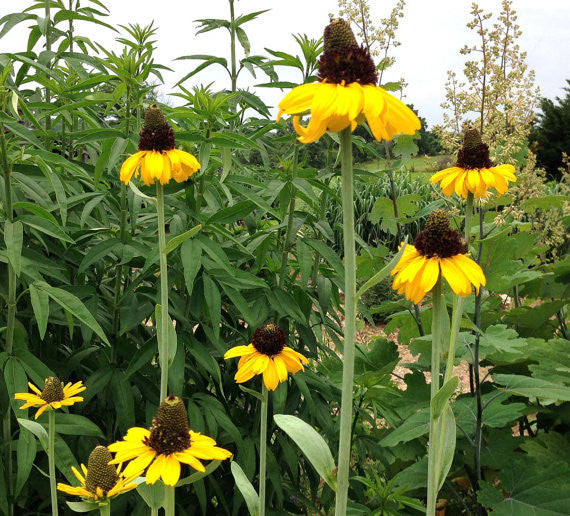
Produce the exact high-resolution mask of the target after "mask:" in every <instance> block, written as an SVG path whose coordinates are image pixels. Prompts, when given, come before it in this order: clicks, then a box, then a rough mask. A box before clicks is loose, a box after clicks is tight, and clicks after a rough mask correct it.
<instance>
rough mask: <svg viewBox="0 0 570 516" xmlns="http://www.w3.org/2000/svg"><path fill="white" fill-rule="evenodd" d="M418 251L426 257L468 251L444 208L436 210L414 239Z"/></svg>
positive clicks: (441, 256)
mask: <svg viewBox="0 0 570 516" xmlns="http://www.w3.org/2000/svg"><path fill="white" fill-rule="evenodd" d="M414 246H415V248H416V249H417V250H418V252H419V253H420V254H421V255H423V256H425V257H426V258H433V257H435V256H437V257H439V258H450V257H451V256H455V255H458V254H464V253H466V252H467V246H466V245H465V242H464V241H463V240H462V239H461V237H460V236H459V233H458V232H457V231H455V230H454V229H452V228H451V225H450V223H449V218H448V216H447V213H446V212H445V211H444V210H434V211H433V212H432V213H431V214H430V216H429V217H428V220H427V222H426V224H425V226H424V229H423V231H421V232H420V233H419V234H418V235H417V236H416V238H415V240H414Z"/></svg>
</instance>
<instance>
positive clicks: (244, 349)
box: [224, 344, 255, 360]
mask: <svg viewBox="0 0 570 516" xmlns="http://www.w3.org/2000/svg"><path fill="white" fill-rule="evenodd" d="M254 352H255V348H254V347H253V345H252V344H249V345H248V346H234V347H233V348H231V349H229V350H228V351H226V353H225V354H224V358H225V359H226V360H227V359H228V358H235V357H241V356H244V355H251V354H252V353H254Z"/></svg>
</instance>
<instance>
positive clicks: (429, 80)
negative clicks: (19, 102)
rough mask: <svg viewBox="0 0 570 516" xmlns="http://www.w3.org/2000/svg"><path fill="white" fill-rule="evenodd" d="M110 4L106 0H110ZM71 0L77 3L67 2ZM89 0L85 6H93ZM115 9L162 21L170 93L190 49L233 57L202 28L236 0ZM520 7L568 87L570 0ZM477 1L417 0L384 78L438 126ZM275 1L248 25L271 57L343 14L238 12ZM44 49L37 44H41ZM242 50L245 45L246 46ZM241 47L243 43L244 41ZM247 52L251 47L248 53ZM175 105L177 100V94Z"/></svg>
mask: <svg viewBox="0 0 570 516" xmlns="http://www.w3.org/2000/svg"><path fill="white" fill-rule="evenodd" d="M104 2H105V0H104ZM31 3H32V2H31V1H27V0H18V1H17V2H9V1H7V0H0V17H2V16H4V15H5V14H8V13H10V12H13V9H14V7H15V6H17V5H19V6H28V5H30V4H31ZM65 3H66V4H67V2H65ZM369 3H370V5H371V6H372V14H373V17H374V18H375V19H376V20H378V19H379V18H381V17H384V16H387V15H388V13H389V12H390V10H391V9H392V7H393V5H394V3H395V0H369ZM500 3H501V2H500V0H481V1H480V2H479V5H480V6H481V7H482V8H484V9H485V10H486V11H488V10H490V11H492V12H494V13H498V12H499V11H500ZM88 4H89V3H88V2H86V1H83V2H82V5H88ZM105 4H106V5H107V7H108V8H109V10H110V11H111V14H110V16H109V17H107V18H106V20H105V21H107V22H108V23H110V24H111V25H114V26H117V25H119V24H123V25H126V24H129V23H139V24H141V25H146V24H148V23H150V22H151V21H152V20H154V22H155V25H156V26H157V27H158V33H157V38H156V39H157V45H158V48H157V51H156V54H155V56H156V57H155V61H156V62H158V63H161V64H164V65H166V66H169V67H170V68H172V69H173V70H174V72H173V73H166V74H165V75H164V79H165V85H164V86H162V87H161V92H162V93H163V94H168V93H169V92H173V91H176V89H175V88H174V84H175V83H176V81H177V80H178V79H180V78H181V77H183V76H184V75H185V74H186V73H188V72H189V71H190V69H191V66H192V64H193V62H192V61H174V58H176V57H177V56H181V55H189V54H213V55H218V56H224V57H229V35H228V32H227V31H226V30H218V31H212V32H209V33H206V34H200V35H198V36H195V33H196V28H197V24H196V23H194V21H193V20H196V19H199V18H229V7H228V1H227V0H210V1H208V2H198V1H196V0H162V1H157V0H137V1H133V0H107V1H106V2H105ZM513 4H514V8H515V9H516V11H517V14H518V23H519V25H520V26H521V29H522V31H523V35H522V37H521V38H520V40H519V43H520V46H521V49H522V50H524V51H526V52H527V53H528V59H527V61H528V64H529V67H530V68H532V69H534V70H535V71H536V80H537V84H538V85H540V88H541V93H542V95H543V96H546V97H549V98H554V97H555V96H560V95H563V89H562V88H563V87H564V86H565V84H566V83H565V80H566V79H569V78H570V57H569V55H568V49H569V48H570V28H569V27H570V0H542V1H541V2H537V1H536V0H515V1H514V2H513ZM470 7H471V1H470V0H407V1H406V8H405V11H404V14H405V16H404V18H402V19H401V21H400V28H399V30H398V33H397V39H398V40H399V41H400V42H401V46H400V47H398V48H397V49H396V50H395V52H394V55H395V56H396V58H397V60H396V64H395V65H394V66H393V67H392V68H390V69H388V70H387V71H386V72H385V74H384V78H383V82H387V81H396V80H398V79H399V78H400V77H405V79H406V81H407V82H408V87H407V88H406V90H405V101H406V102H408V103H413V104H414V106H415V107H416V108H418V109H419V112H420V114H421V115H422V116H424V117H425V118H426V119H427V121H428V124H429V125H430V126H431V125H433V124H434V123H438V122H440V121H441V120H442V110H441V108H440V103H441V102H442V100H443V98H444V84H445V79H446V70H449V69H452V70H455V71H457V72H458V75H459V74H460V73H461V70H462V65H463V60H464V57H463V56H461V55H460V54H459V49H460V48H461V47H462V46H463V45H465V44H469V43H475V42H476V37H477V36H476V34H475V33H474V31H470V30H468V29H467V28H466V27H465V24H466V23H467V22H468V21H469V19H470V15H469V11H470ZM262 9H270V11H269V12H267V13H265V14H263V15H261V16H260V17H259V18H258V19H257V20H254V21H252V22H250V23H248V24H247V25H246V26H245V28H246V30H247V33H248V35H249V38H250V41H251V44H252V52H251V53H252V54H263V55H267V54H266V52H265V51H264V48H265V47H268V48H271V49H278V50H284V51H287V52H292V53H297V52H298V50H297V48H298V47H297V45H296V43H295V41H294V40H293V37H292V34H297V33H306V34H307V35H309V36H310V37H313V38H317V37H319V36H320V35H321V34H322V30H323V28H324V27H325V25H326V24H327V23H328V19H329V18H328V15H329V13H335V14H336V13H337V2H336V0H280V1H275V0H273V1H271V0H270V1H268V0H238V1H236V15H239V14H243V13H247V12H251V11H257V10H262ZM27 25H29V23H27V22H25V23H23V24H21V26H20V27H19V28H17V29H14V30H13V31H12V32H10V33H9V34H8V35H7V36H5V37H4V38H3V39H1V40H0V52H16V51H22V50H25V42H26V41H27V29H26V26H27ZM77 27H78V28H77V33H78V34H82V35H85V36H88V37H90V38H91V39H93V40H95V41H97V42H99V43H101V44H103V45H105V47H106V48H110V49H114V50H115V51H116V52H120V50H121V45H120V44H119V43H117V42H116V41H114V38H115V37H117V34H115V33H113V32H112V31H110V30H108V29H104V28H100V27H97V26H94V25H93V24H78V26H77ZM37 48H39V45H38V47H36V49H37ZM238 49H239V45H238ZM240 50H241V49H240ZM239 55H241V52H240V54H239ZM280 76H281V79H282V80H291V81H294V82H298V81H300V80H301V78H300V75H295V73H292V74H291V73H290V72H285V70H284V69H280ZM266 80H267V79H266V77H264V76H263V74H262V75H261V76H258V78H257V79H253V78H251V76H249V74H248V72H247V71H243V72H242V74H241V75H240V77H239V80H238V87H247V86H249V87H250V88H252V87H253V86H254V85H255V84H257V83H260V82H266ZM212 81H215V87H216V88H218V89H222V88H229V87H230V81H229V78H228V76H227V74H226V72H225V71H223V69H222V68H221V67H219V66H216V65H214V66H212V67H211V68H210V69H206V70H205V71H203V72H201V73H200V74H199V75H197V76H195V77H192V78H191V79H189V80H188V81H186V83H185V84H184V85H185V86H186V87H191V86H193V85H196V84H200V83H204V84H207V83H210V82H212ZM256 91H257V93H258V94H259V95H260V96H261V97H262V98H263V99H264V101H265V102H266V103H268V104H269V105H272V106H274V105H276V104H277V102H278V101H279V99H280V98H281V97H282V96H283V93H281V92H280V90H275V89H265V88H257V89H256ZM172 102H173V103H176V102H177V101H176V100H175V98H173V99H172Z"/></svg>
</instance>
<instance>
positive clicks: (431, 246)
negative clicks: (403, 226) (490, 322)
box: [391, 210, 486, 303]
mask: <svg viewBox="0 0 570 516" xmlns="http://www.w3.org/2000/svg"><path fill="white" fill-rule="evenodd" d="M414 244H415V245H410V244H408V245H406V248H405V249H404V253H403V254H402V257H401V258H400V260H399V262H398V263H397V264H396V266H395V267H394V269H393V270H392V272H391V274H392V275H395V278H394V281H393V283H392V287H393V288H394V289H396V290H397V291H398V294H405V296H406V298H408V299H409V300H410V301H412V302H414V303H419V302H420V301H421V300H422V299H423V297H424V296H425V295H426V293H427V292H429V291H430V290H431V289H432V288H433V286H434V285H435V283H436V281H437V280H438V278H439V277H440V275H441V276H443V277H444V278H445V279H446V280H447V282H448V283H449V285H450V287H451V289H452V290H453V291H454V292H455V293H456V294H457V295H458V296H461V297H466V296H468V295H469V294H471V291H472V287H471V285H473V286H474V287H475V289H476V291H477V292H479V287H480V286H481V285H485V283H486V280H485V275H484V274H483V270H482V269H481V267H480V266H479V264H478V263H476V262H475V261H473V260H472V259H471V258H469V256H467V254H465V252H464V251H465V246H464V244H463V242H461V239H460V238H459V235H458V234H457V231H454V230H453V229H451V227H450V226H449V219H448V218H447V214H445V212H444V211H443V210H435V211H434V212H433V213H432V214H431V215H430V216H429V217H428V221H427V222H426V226H425V228H424V230H423V231H422V232H421V233H420V234H419V235H418V236H417V237H416V239H415V241H414Z"/></svg>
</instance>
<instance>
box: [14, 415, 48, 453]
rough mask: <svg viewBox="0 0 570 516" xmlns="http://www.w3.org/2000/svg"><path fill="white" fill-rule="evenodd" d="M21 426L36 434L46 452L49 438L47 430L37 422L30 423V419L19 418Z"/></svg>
mask: <svg viewBox="0 0 570 516" xmlns="http://www.w3.org/2000/svg"><path fill="white" fill-rule="evenodd" d="M17 419H18V423H19V424H20V426H22V427H23V428H25V429H26V430H28V431H29V432H31V433H32V434H34V435H35V436H36V437H37V438H38V439H39V441H40V443H41V445H42V447H43V449H44V450H47V449H48V444H49V436H48V433H47V431H46V429H45V428H44V427H43V426H42V425H40V424H39V423H38V422H37V421H30V420H29V419H23V418H17Z"/></svg>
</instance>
